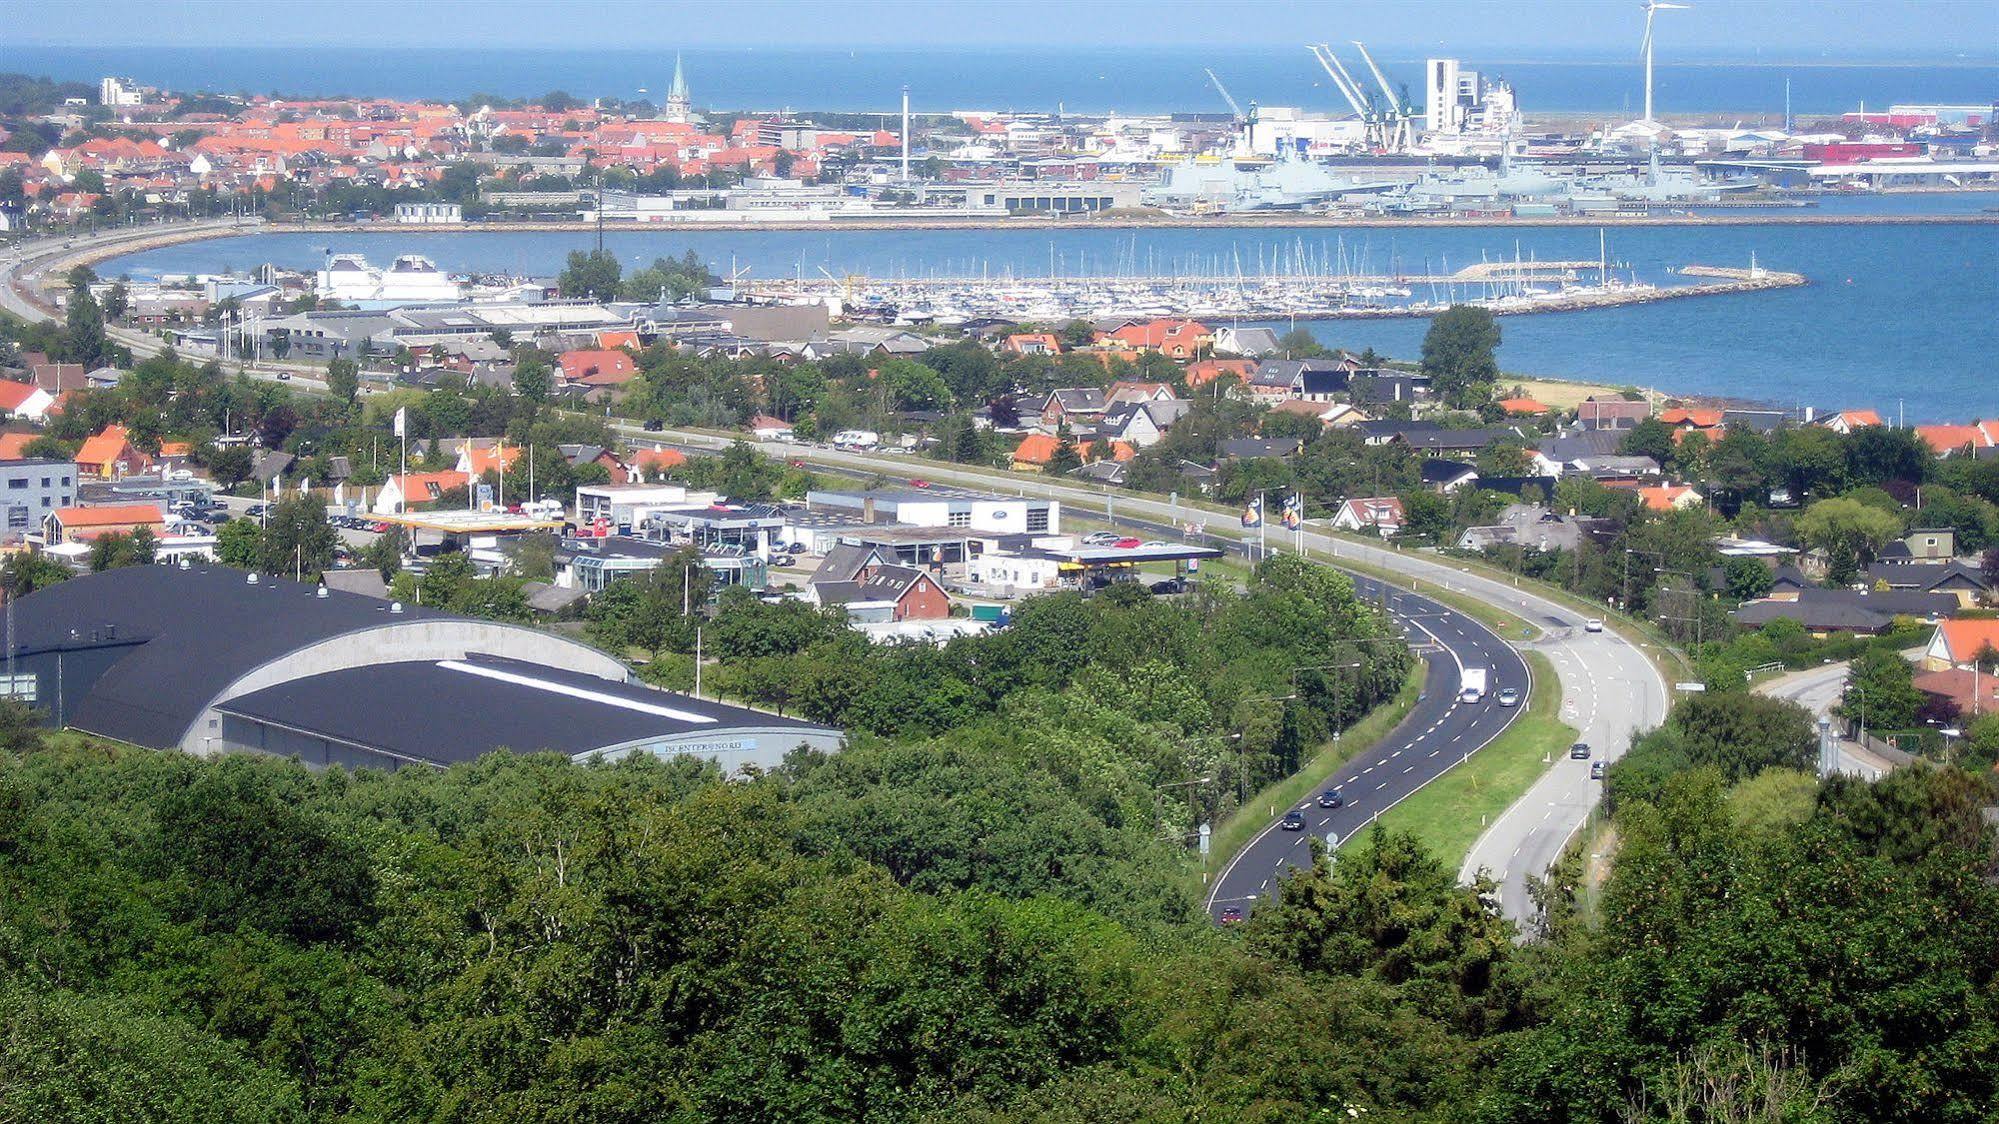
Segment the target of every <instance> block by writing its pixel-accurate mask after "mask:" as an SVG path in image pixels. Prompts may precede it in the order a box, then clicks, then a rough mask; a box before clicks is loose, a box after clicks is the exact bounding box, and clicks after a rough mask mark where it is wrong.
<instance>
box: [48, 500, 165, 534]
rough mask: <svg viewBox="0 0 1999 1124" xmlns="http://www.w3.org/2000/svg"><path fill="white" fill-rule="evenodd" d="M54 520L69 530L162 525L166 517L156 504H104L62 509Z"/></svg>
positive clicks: (58, 510)
mask: <svg viewBox="0 0 1999 1124" xmlns="http://www.w3.org/2000/svg"><path fill="white" fill-rule="evenodd" d="M56 518H57V519H60V520H62V525H63V526H64V527H65V528H68V529H70V530H75V529H77V528H79V527H124V526H129V525H134V524H142V523H164V522H166V517H165V516H164V515H162V514H160V508H159V505H158V504H150V503H124V504H105V505H103V506H101V507H63V508H57V509H56Z"/></svg>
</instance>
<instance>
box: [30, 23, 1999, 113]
mask: <svg viewBox="0 0 1999 1124" xmlns="http://www.w3.org/2000/svg"><path fill="white" fill-rule="evenodd" d="M219 30H223V31H224V32H225V34H226V29H219ZM1433 53H1434V52H1433ZM684 57H685V61H686V67H687V75H688V81H689V84H690V85H691V87H692V88H693V92H694V99H695V103H696V104H697V105H701V106H708V107H713V108H718V109H758V110H775V109H781V108H787V107H789V108H795V109H816V110H836V111H870V112H887V111H890V110H892V109H895V108H896V107H897V106H899V104H900V99H901V91H902V88H903V87H904V86H907V87H909V90H910V96H911V100H912V102H913V104H914V105H915V107H916V108H917V109H918V110H919V111H920V112H931V113H946V112H950V111H952V110H957V109H987V110H1020V111H1036V112H1054V111H1058V110H1067V111H1069V112H1081V113H1094V112H1105V111H1110V110H1117V111H1121V112H1126V113H1167V112H1178V113H1223V112H1226V106H1224V105H1223V103H1222V102H1221V99H1220V98H1219V97H1217V96H1216V94H1215V92H1214V90H1213V89H1212V88H1210V86H1209V85H1208V79H1207V75H1206V74H1205V73H1204V71H1205V69H1206V68H1213V69H1214V70H1215V72H1216V73H1217V74H1219V75H1220V76H1221V77H1222V79H1223V81H1224V82H1226V83H1227V84H1228V86H1229V89H1230V90H1231V92H1233V93H1234V95H1235V96H1236V98H1237V99H1239V100H1241V101H1243V102H1245V103H1247V102H1249V101H1252V100H1253V101H1257V102H1260V103H1262V104H1264V105H1285V106H1303V107H1305V108H1308V109H1321V110H1336V111H1337V112H1339V113H1346V112H1347V111H1348V110H1347V107H1346V105H1345V103H1344V102H1342V101H1340V100H1339V98H1338V95H1337V94H1336V93H1335V91H1334V89H1333V87H1332V86H1331V84H1330V82H1329V81H1328V79H1327V78H1326V76H1325V74H1324V73H1323V72H1322V71H1321V70H1320V69H1319V67H1318V64H1316V63H1315V62H1313V61H1312V58H1311V55H1310V54H1309V53H1308V52H1307V51H1306V50H1305V48H1304V47H1302V46H1296V47H1286V46H1240V45H1216V46H1202V47H1135V48H1119V49H1117V50H1106V49H1103V48H1100V47H1079V46H1068V47H1064V46H1033V47H1021V46H1008V47H991V48H976V49H973V48H966V49H952V48H923V49H908V48H904V49H878V48H873V47H867V48H856V49H852V50H849V49H845V48H827V47H815V48H763V47H755V48H752V47H737V48H720V47H707V48H690V49H688V50H687V51H685V52H684ZM1463 58H1464V61H1465V63H1466V65H1467V66H1471V67H1475V68H1476V69H1478V70H1479V71H1481V72H1482V73H1486V74H1490V75H1495V76H1499V77H1503V78H1505V79H1507V80H1508V81H1510V82H1512V83H1513V85H1514V88H1515V89H1516V90H1517V91H1518V93H1519V97H1520V104H1521V106H1522V108H1524V109H1525V110H1526V111H1527V112H1528V113H1529V114H1532V113H1536V112H1564V113H1602V114H1631V113H1633V112H1634V107H1636V106H1640V105H1642V102H1643V98H1644V93H1643V87H1642V81H1643V78H1642V73H1641V71H1640V68H1639V63H1638V59H1637V56H1636V52H1635V51H1633V52H1632V53H1630V54H1629V55H1617V56H1595V57H1592V56H1576V57H1537V58H1519V57H1515V58H1507V57H1499V58H1480V57H1477V55H1476V54H1475V53H1465V54H1463ZM1376 60H1377V61H1378V62H1380V63H1381V65H1382V69H1383V70H1384V71H1385V72H1386V73H1387V76H1388V78H1389V81H1390V82H1391V83H1394V84H1397V85H1400V84H1403V83H1406V84H1408V86H1409V87H1410V88H1411V89H1412V90H1414V91H1415V92H1416V96H1417V98H1418V100H1420V97H1421V92H1422V86H1423V84H1422V76H1423V53H1422V52H1420V51H1416V50H1395V49H1392V48H1387V49H1385V53H1384V52H1377V54H1376ZM0 70H12V71H23V72H26V73H30V74H37V75H47V76H49V77H54V78H61V79H71V80H76V81H83V82H91V83H95V82H96V81H97V79H98V78H100V77H102V76H103V75H106V74H120V75H127V76H130V77H133V78H136V79H138V80H139V81H140V82H142V83H145V84H148V85H154V86H160V87H163V88H167V89H175V90H212V91H217V92H222V93H257V94H267V93H274V92H276V93H286V94H292V95H300V96H305V95H330V94H356V95H371V96H388V97H399V98H436V99H452V100H455V99H459V98H464V97H467V96H470V95H472V94H474V93H490V94H495V95H498V96H501V97H507V98H522V97H533V96H536V95H539V94H542V93H545V92H547V91H550V90H564V91H567V92H568V93H570V94H572V95H575V96H578V97H584V98H591V97H616V98H621V99H626V100H632V99H637V98H648V99H650V100H652V101H654V102H658V101H659V100H660V99H661V97H662V95H663V94H664V91H665V89H666V86H667V83H668V81H669V79H670V78H671V76H672V73H673V55H672V53H670V52H667V51H639V50H622V51H619V50H609V51H606V50H571V49H518V48H517V49H503V48H469V49H459V48H438V47H423V48H356V47H242V46H228V47H226V48H220V49H210V48H199V49H196V48H160V47H40V46H0ZM1786 82H1788V83H1789V84H1790V91H1791V105H1792V108H1793V110H1794V111H1795V112H1797V113H1804V114H1821V113H1839V112H1844V111H1846V110H1850V109H1854V108H1857V107H1859V106H1861V105H1863V104H1864V105H1866V106H1870V107H1875V108H1885V107H1886V106H1887V105H1888V104H1889V103H1891V102H1929V103H1946V104H1959V105H1963V104H1976V105H1990V104H1992V103H1993V101H1994V100H1995V99H1999V58H1995V54H1994V51H1993V50H1992V44H1991V42H1990V40H1989V37H1988V39H1987V40H1986V41H1985V42H1984V43H1983V44H1982V45H1981V46H1980V48H1979V49H1978V50H1977V51H1976V52H1975V53H1973V54H1970V55H1969V56H1966V57H1957V58H1942V57H1937V58H1923V59H1902V60H1882V59H1879V58H1866V59H1863V58H1852V57H1844V58H1837V57H1813V56H1795V57H1779V56H1774V55H1762V54H1756V53H1745V54H1742V55H1739V56H1735V57H1727V58H1721V57H1709V58H1705V59H1701V60H1694V61H1690V60H1664V61H1661V62H1660V64H1659V66H1658V68H1657V75H1656V95H1655V96H1656V100H1657V104H1658V107H1659V111H1660V112H1662V113H1667V114H1673V113H1701V114H1716V115H1729V116H1731V117H1733V116H1741V117H1744V118H1745V119H1748V120H1752V121H1777V120H1781V117H1782V114H1783V110H1784V90H1785V83H1786Z"/></svg>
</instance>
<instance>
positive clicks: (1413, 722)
mask: <svg viewBox="0 0 1999 1124" xmlns="http://www.w3.org/2000/svg"><path fill="white" fill-rule="evenodd" d="M1354 584H1355V586H1356V588H1357V589H1358V590H1359V591H1360V593H1361V594H1362V596H1364V597H1366V598H1367V599H1368V600H1370V601H1374V602H1377V603H1383V602H1385V605H1386V608H1387V610H1388V613H1389V615H1390V616H1391V617H1392V618H1393V619H1394V620H1395V621H1396V623H1397V624H1399V625H1400V626H1401V627H1402V630H1403V632H1404V633H1405V634H1406V635H1407V636H1408V637H1409V642H1410V644H1411V645H1412V646H1414V647H1416V648H1417V649H1418V650H1419V651H1421V653H1422V657H1423V659H1424V661H1425V662H1427V663H1428V664H1429V668H1428V670H1427V671H1426V672H1425V673H1424V681H1423V682H1424V694H1423V697H1422V698H1421V699H1420V700H1418V701H1417V703H1416V705H1415V707H1414V708H1412V709H1411V710H1410V712H1409V714H1408V716H1407V717H1406V718H1404V719H1403V720H1402V721H1401V722H1400V723H1399V724H1398V725H1397V726H1396V727H1395V729H1393V730H1392V731H1390V732H1389V733H1388V735H1387V736H1386V737H1384V738H1383V739H1382V740H1381V742H1380V743H1379V744H1378V745H1377V746H1375V747H1374V748H1373V749H1371V750H1369V751H1368V752H1367V753H1366V754H1364V755H1361V756H1359V757H1356V758H1355V759H1354V760H1352V761H1349V762H1348V763H1347V764H1346V765H1345V766H1344V767H1343V768H1341V770H1340V771H1339V772H1338V773H1336V774H1335V775H1334V776H1333V779H1332V783H1333V784H1334V785H1337V786H1338V787H1339V789H1340V794H1341V796H1342V797H1343V798H1344V800H1345V803H1344V804H1343V805H1342V806H1341V807H1338V808H1333V809H1325V808H1321V807H1319V803H1318V799H1319V794H1318V793H1317V792H1314V793H1311V794H1310V795H1309V796H1307V797H1306V798H1305V800H1304V801H1303V802H1301V803H1299V804H1297V805H1296V806H1295V807H1296V808H1297V810H1299V811H1302V812H1303V813H1305V829H1304V830H1302V831H1285V830H1283V828H1282V827H1281V826H1280V823H1279V821H1278V820H1276V819H1273V820H1272V821H1271V823H1270V824H1269V825H1268V826H1266V827H1265V828H1264V829H1263V831H1262V832H1260V833H1258V835H1257V836H1256V838H1254V839H1252V840H1251V841H1250V842H1249V844H1248V845H1246V846H1245V847H1243V849H1242V850H1241V851H1239V852H1237V854H1236V856H1235V858H1233V859H1232V860H1230V862H1229V864H1228V865H1227V866H1225V867H1223V868H1222V870H1221V873H1220V874H1219V875H1217V876H1216V877H1215V880H1214V883H1213V884H1212V885H1211V886H1210V887H1209V890H1208V899H1207V903H1206V904H1207V909H1208V913H1209V915H1210V916H1212V917H1215V918H1216V919H1219V918H1220V916H1221V911H1222V910H1223V909H1226V908H1228V907H1231V906H1234V907H1238V908H1240V909H1242V910H1243V912H1244V913H1247V912H1249V910H1250V909H1251V907H1252V906H1253V905H1254V903H1255V902H1257V901H1259V900H1262V899H1263V898H1264V897H1266V896H1268V895H1269V894H1270V893H1271V892H1272V890H1273V887H1274V885H1275V883H1276V881H1277V880H1278V879H1281V878H1282V877H1283V876H1284V875H1285V873H1286V872H1287V871H1289V870H1290V869H1291V868H1292V867H1294V866H1305V865H1307V864H1309V863H1310V862H1311V858H1312V850H1311V840H1312V839H1314V838H1316V839H1320V840H1325V839H1326V837H1327V833H1329V832H1330V833H1332V834H1333V836H1334V839H1333V840H1332V842H1334V843H1335V845H1338V844H1339V843H1344V842H1345V841H1346V840H1348V839H1350V838H1351V837H1352V836H1353V834H1354V833H1355V832H1357V831H1362V830H1365V829H1366V827H1367V825H1368V824H1369V823H1371V822H1373V820H1374V819H1375V817H1377V816H1379V815H1380V814H1381V813H1383V812H1385V811H1387V810H1388V809H1390V808H1392V807H1394V806H1395V805H1396V804H1398V803H1400V802H1401V801H1402V800H1404V799H1406V798H1407V797H1408V796H1409V795H1410V794H1412V793H1414V792H1415V791H1416V790H1417V789H1419V788H1422V787H1423V786H1424V785H1426V784H1428V783H1430V782H1431V781H1433V780H1435V779H1437V778H1438V777H1440V776H1442V775H1443V774H1444V773H1445V772H1447V771H1449V770H1450V769H1451V767H1452V766H1454V765H1457V764H1459V763H1461V762H1463V761H1465V760H1466V759H1467V758H1468V757H1469V756H1470V755H1471V754H1472V753H1475V752H1477V751H1478V750H1480V749H1482V748H1484V747H1485V745H1486V744H1487V743H1489V742H1490V741H1492V739H1493V738H1495V737H1497V736H1499V733H1500V731H1502V730H1504V729H1506V727H1507V726H1509V725H1511V724H1512V722H1513V719H1514V717H1515V716H1516V715H1518V714H1519V713H1520V709H1519V708H1518V707H1503V706H1500V705H1499V702H1498V698H1497V696H1498V694H1499V691H1500V690H1501V689H1503V688H1508V687H1511V688H1513V689H1515V690H1517V691H1519V692H1520V695H1521V700H1522V702H1523V703H1524V702H1525V700H1526V698H1527V694H1528V691H1529V688H1530V687H1531V686H1532V683H1531V674H1530V672H1529V671H1528V668H1527V662H1526V661H1525V660H1523V659H1522V658H1521V657H1520V653H1518V652H1516V651H1514V650H1513V648H1512V647H1511V646H1510V645H1508V644H1507V643H1506V641H1504V640H1502V639H1500V638H1499V637H1498V636H1496V635H1494V634H1493V633H1492V631H1491V630H1490V629H1488V628H1486V627H1485V626H1484V625H1482V624H1480V623H1479V622H1478V621H1476V620H1474V619H1472V618H1471V617H1469V616H1467V615H1465V614H1464V613H1461V612H1458V611H1457V610H1456V609H1452V608H1450V607H1449V606H1446V605H1443V604H1441V603H1439V602H1436V601H1432V600H1431V599H1429V598H1427V597H1422V596H1419V595H1417V594H1413V593H1404V592H1402V591H1400V590H1397V589H1395V588H1393V587H1392V586H1388V585H1386V584H1385V583H1383V582H1381V581H1379V580H1377V579H1374V578H1370V577H1366V576H1363V575H1354ZM1467 667H1483V668H1485V669H1487V670H1488V672H1489V673H1490V684H1489V688H1490V689H1489V690H1488V692H1487V694H1486V698H1485V701H1484V702H1478V703H1460V702H1459V701H1458V689H1459V686H1460V684H1461V683H1462V671H1463V669H1464V668H1467ZM1286 810H1287V811H1288V810H1289V809H1286Z"/></svg>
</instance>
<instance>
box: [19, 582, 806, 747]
mask: <svg viewBox="0 0 1999 1124" xmlns="http://www.w3.org/2000/svg"><path fill="white" fill-rule="evenodd" d="M7 664H8V668H7V673H6V678H5V680H4V682H5V683H6V684H7V685H8V693H9V694H10V695H12V696H13V697H15V698H17V699H20V700H21V701H23V702H27V703H30V704H32V705H34V706H35V707H37V708H38V709H39V710H41V711H42V712H43V714H44V715H45V716H46V721H48V722H49V723H50V724H52V725H55V726H58V727H67V728H73V729H77V730H81V731H84V732H86V733H90V734H95V735H98V736H100V737H105V738H110V739H113V740H116V741H121V742H127V743H130V744H133V745H140V746H148V747H152V748H156V749H178V750H181V751H183V752H187V753H198V754H214V753H224V752H254V753H267V754H273V755H277V756H284V757H296V758H298V759H300V760H302V761H304V762H306V763H307V764H310V765H315V766H326V765H340V766H344V767H348V768H362V767H367V768H380V769H396V768H401V767H403V766H407V765H423V766H430V767H433V768H443V767H445V766H449V765H454V764H458V763H461V762H466V761H471V760H474V759H476V758H478V757H479V756H481V755H482V754H485V753H488V752H491V751H493V750H495V749H510V750H515V751H520V752H534V751H541V750H550V751H553V752H557V753H561V754H563V755H565V756H568V757H571V758H574V759H577V760H586V759H589V758H593V757H602V758H604V759H616V758H619V757H623V756H626V755H628V754H632V753H651V754H655V755H658V756H661V757H675V756H681V755H691V756H695V757H701V758H706V759H708V760H711V761H714V762H716V763H717V764H718V765H720V766H721V767H722V768H724V769H726V770H729V771H732V772H733V771H737V770H740V769H742V768H744V767H748V766H754V767H758V768H770V767H772V766H775V765H777V764H779V763H780V762H781V761H782V760H783V758H784V756H785V755H786V754H787V753H790V752H791V751H793V750H795V749H797V748H799V747H801V746H804V747H808V748H812V749H818V750H824V751H828V752H831V751H834V750H837V749H838V748H839V747H840V744H841V734H840V732H839V731H838V730H835V729H832V728H830V727H826V726H819V725H814V724H812V723H807V722H800V721H797V720H794V719H789V718H783V717H779V716H777V715H774V714H766V713H763V712H760V711H754V710H748V709H745V708H742V707H734V706H725V705H722V704H718V703H714V702H710V701H706V700H702V699H697V698H691V697H688V696H686V695H681V694H676V693H672V692H667V691H658V690H654V689H652V688H649V687H646V686H644V685H642V684H639V683H637V682H635V681H634V680H633V679H632V678H631V675H630V673H629V672H628V671H627V669H626V668H625V665H624V664H622V663H620V662H619V661H618V660H616V659H614V658H613V657H611V656H610V655H607V654H605V653H604V652H601V651H598V650H597V649H595V648H592V647H589V646H588V645H585V644H581V643H578V642H576V641H573V640H569V639H565V638H563V637H561V636H557V635H555V634H552V633H547V632H541V631H537V630H534V629H530V628H525V627H521V626H518V625H510V624H501V623H497V622H493V621H485V620H476V619H472V618H468V617H459V616H453V615H450V614H446V613H439V612H433V611H430V610H425V609H418V608H412V607H404V606H402V605H399V604H392V603H390V602H386V601H382V600H379V599H377V598H373V597H366V596H362V595H359V594H353V593H341V592H335V591H332V590H327V589H323V588H321V587H318V586H315V585H312V584H309V583H306V584H301V583H298V582H291V581H285V580H281V579H275V578H262V577H260V576H258V575H256V574H251V573H246V572H244V571H242V570H235V569H230V568H226V567H220V566H198V565H178V566H159V565H155V566H130V567H125V568H122V569H116V570H108V571H105V572H104V573H100V574H91V575H86V576H82V577H77V578H72V579H71V580H69V581H66V582H61V583H59V584H56V585H53V586H50V587H47V588H45V589H40V590H37V591H35V592H34V593H32V594H29V595H27V596H25V597H23V598H21V599H20V600H19V601H18V602H16V603H15V606H14V622H13V646H12V648H11V650H9V651H8V653H7Z"/></svg>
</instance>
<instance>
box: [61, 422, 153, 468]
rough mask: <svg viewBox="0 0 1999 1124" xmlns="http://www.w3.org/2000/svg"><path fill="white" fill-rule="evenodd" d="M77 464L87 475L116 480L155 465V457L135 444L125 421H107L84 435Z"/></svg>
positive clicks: (77, 454) (78, 450)
mask: <svg viewBox="0 0 1999 1124" xmlns="http://www.w3.org/2000/svg"><path fill="white" fill-rule="evenodd" d="M75 459H76V468H77V471H78V472H80V473H82V474H83V475H84V476H89V477H95V478H97V479H99V480H116V479H118V478H119V477H121V476H131V475H134V474H137V473H141V472H144V471H146V470H147V469H148V468H151V467H152V464H153V459H152V458H151V457H149V456H147V455H146V454H144V453H142V452H140V451H139V449H138V447H137V446H136V445H133V444H132V438H131V434H129V433H128V432H126V430H125V427H124V426H122V425H107V426H105V427H104V428H103V429H102V430H99V431H98V432H97V433H95V434H93V435H91V436H90V437H87V438H85V439H84V442H83V444H82V446H81V447H79V448H78V449H77V451H76V458H75Z"/></svg>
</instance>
